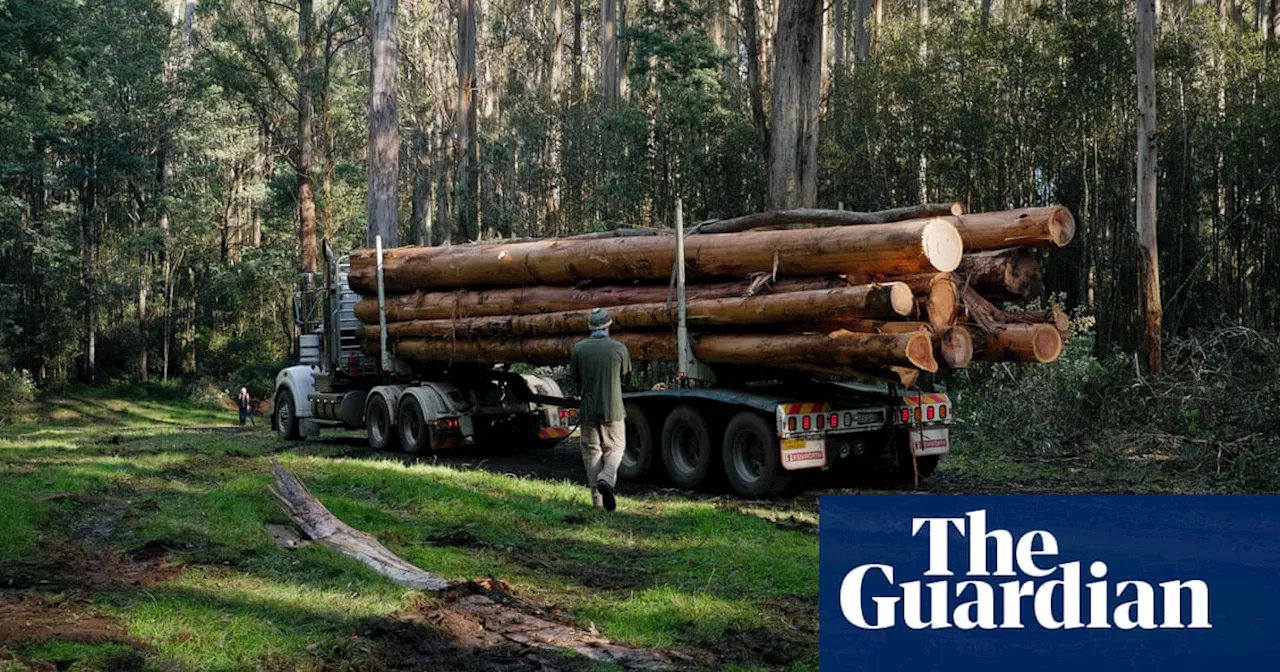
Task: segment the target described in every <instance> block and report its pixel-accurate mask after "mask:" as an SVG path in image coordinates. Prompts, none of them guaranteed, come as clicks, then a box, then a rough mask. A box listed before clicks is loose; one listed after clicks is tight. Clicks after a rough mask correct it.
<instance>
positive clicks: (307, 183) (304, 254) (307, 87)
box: [294, 0, 319, 274]
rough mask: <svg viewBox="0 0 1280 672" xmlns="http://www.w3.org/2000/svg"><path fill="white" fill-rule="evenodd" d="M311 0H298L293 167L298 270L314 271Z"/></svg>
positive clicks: (313, 45)
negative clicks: (296, 215)
mask: <svg viewBox="0 0 1280 672" xmlns="http://www.w3.org/2000/svg"><path fill="white" fill-rule="evenodd" d="M312 5H313V0H298V50H299V56H298V102H297V106H298V149H297V156H296V158H295V161H296V163H295V165H294V171H295V172H296V173H297V189H298V238H299V241H300V242H301V254H300V257H299V262H298V270H299V271H301V272H302V273H310V274H315V272H316V255H317V251H318V249H319V246H318V245H317V242H316V201H315V195H314V194H313V193H312V188H311V119H312V109H311V74H312V73H311V71H312V69H313V68H314V67H315V55H316V45H315V38H314V31H315V18H314V14H313V11H312Z"/></svg>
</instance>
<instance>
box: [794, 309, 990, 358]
mask: <svg viewBox="0 0 1280 672" xmlns="http://www.w3.org/2000/svg"><path fill="white" fill-rule="evenodd" d="M793 328H799V329H806V330H807V331H813V330H815V329H817V330H821V331H832V330H835V329H848V330H849V331H856V332H863V333H868V334H911V333H915V332H917V331H922V332H925V333H927V334H929V335H930V336H932V337H933V351H934V355H935V356H936V357H937V358H938V359H941V360H942V362H943V363H944V364H946V365H947V367H949V368H952V369H963V368H965V367H967V366H969V362H970V361H971V360H972V359H973V335H972V334H971V333H970V332H969V330H968V329H966V328H964V327H962V326H958V325H957V326H946V327H942V328H935V327H934V326H933V325H931V324H929V323H927V322H893V321H885V320H862V319H858V320H833V321H829V322H818V323H814V324H809V325H795V327H793Z"/></svg>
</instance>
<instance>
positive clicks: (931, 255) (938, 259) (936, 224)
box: [920, 219, 964, 273]
mask: <svg viewBox="0 0 1280 672" xmlns="http://www.w3.org/2000/svg"><path fill="white" fill-rule="evenodd" d="M920 237H921V243H922V245H923V249H924V256H925V257H926V258H927V259H928V260H929V263H931V264H933V267H934V268H936V269H938V270H939V271H942V272H944V273H948V272H951V271H954V270H956V268H957V267H959V266H960V260H961V259H963V258H964V241H963V240H962V239H961V238H960V232H959V231H957V230H956V227H955V226H953V225H952V224H951V223H950V222H948V221H947V220H945V219H934V220H932V221H930V222H929V223H928V224H926V225H925V226H924V229H923V231H922V232H921V235H920Z"/></svg>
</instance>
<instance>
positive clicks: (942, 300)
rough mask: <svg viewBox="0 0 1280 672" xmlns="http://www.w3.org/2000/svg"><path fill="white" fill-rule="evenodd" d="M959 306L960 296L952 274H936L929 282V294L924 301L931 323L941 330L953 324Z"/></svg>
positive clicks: (926, 313)
mask: <svg viewBox="0 0 1280 672" xmlns="http://www.w3.org/2000/svg"><path fill="white" fill-rule="evenodd" d="M959 306H960V296H959V293H958V292H957V290H956V283H955V281H954V280H952V279H951V275H950V274H946V273H939V274H937V275H935V276H934V277H933V280H931V281H930V283H929V294H928V296H927V297H926V298H925V301H924V312H925V315H926V317H928V319H929V325H930V326H932V327H933V328H934V329H939V330H941V329H945V328H947V327H949V326H951V324H952V323H954V322H955V319H956V312H957V311H958V310H959Z"/></svg>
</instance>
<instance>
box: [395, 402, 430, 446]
mask: <svg viewBox="0 0 1280 672" xmlns="http://www.w3.org/2000/svg"><path fill="white" fill-rule="evenodd" d="M396 427H397V429H399V435H400V447H401V448H403V449H404V452H406V453H412V454H414V455H417V454H419V453H425V452H427V451H428V450H430V449H431V426H430V425H428V424H427V420H426V418H424V417H423V416H422V406H421V405H420V404H419V403H418V400H417V399H414V398H413V395H409V394H406V395H404V398H403V399H401V400H400V424H398V425H397V426H396Z"/></svg>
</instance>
